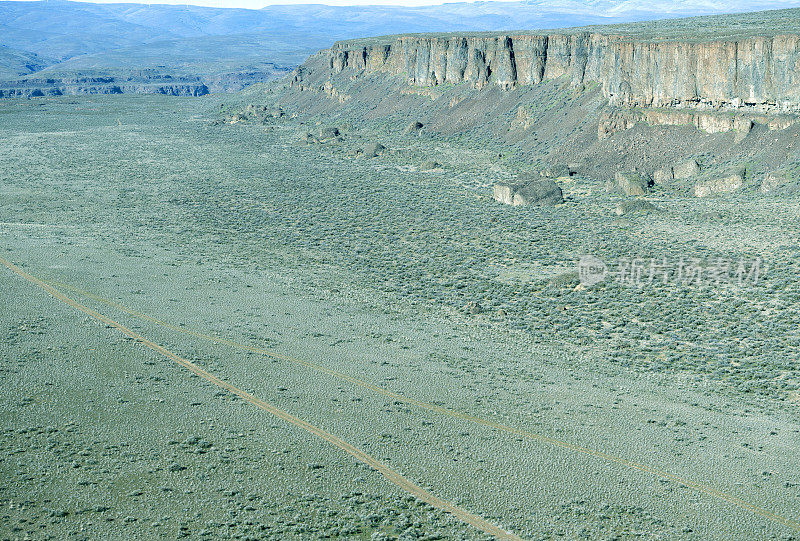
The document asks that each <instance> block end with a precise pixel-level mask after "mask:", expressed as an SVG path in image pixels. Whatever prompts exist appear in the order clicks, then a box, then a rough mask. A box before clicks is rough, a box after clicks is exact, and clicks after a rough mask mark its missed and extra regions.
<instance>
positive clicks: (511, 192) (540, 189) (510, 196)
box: [493, 178, 564, 207]
mask: <svg viewBox="0 0 800 541" xmlns="http://www.w3.org/2000/svg"><path fill="white" fill-rule="evenodd" d="M493 196H494V199H495V201H499V202H501V203H505V204H506V205H513V206H515V207H518V206H523V205H557V204H558V203H562V202H563V201H564V195H563V193H562V192H561V188H560V187H559V185H558V184H556V182H555V181H554V180H553V179H549V178H547V179H538V180H527V181H523V182H518V183H514V184H506V183H502V184H496V185H495V186H494V191H493Z"/></svg>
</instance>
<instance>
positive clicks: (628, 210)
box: [616, 199, 661, 216]
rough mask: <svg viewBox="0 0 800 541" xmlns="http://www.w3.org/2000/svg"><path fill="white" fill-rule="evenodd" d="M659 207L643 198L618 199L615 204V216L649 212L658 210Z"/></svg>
mask: <svg viewBox="0 0 800 541" xmlns="http://www.w3.org/2000/svg"><path fill="white" fill-rule="evenodd" d="M660 210H661V209H659V208H658V207H656V206H655V205H653V204H652V203H650V202H649V201H645V200H644V199H628V200H625V201H620V202H619V203H618V204H617V208H616V212H617V216H625V215H629V214H646V213H649V212H659V211H660Z"/></svg>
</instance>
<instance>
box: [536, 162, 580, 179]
mask: <svg viewBox="0 0 800 541" xmlns="http://www.w3.org/2000/svg"><path fill="white" fill-rule="evenodd" d="M573 166H575V167H576V168H575V169H573ZM576 169H577V165H576V164H572V165H566V164H563V163H559V164H555V165H551V166H550V167H547V168H546V169H544V170H543V171H542V176H544V177H549V178H558V177H571V176H572V175H574V174H575V173H576V172H577V171H576Z"/></svg>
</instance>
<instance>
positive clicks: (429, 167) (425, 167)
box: [419, 160, 442, 171]
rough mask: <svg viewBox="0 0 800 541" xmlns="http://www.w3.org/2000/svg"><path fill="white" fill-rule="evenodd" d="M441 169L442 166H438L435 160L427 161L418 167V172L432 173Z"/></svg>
mask: <svg viewBox="0 0 800 541" xmlns="http://www.w3.org/2000/svg"><path fill="white" fill-rule="evenodd" d="M441 168H442V164H440V163H439V162H437V161H436V160H428V161H425V162H422V163H421V164H420V166H419V170H420V171H433V170H435V169H441Z"/></svg>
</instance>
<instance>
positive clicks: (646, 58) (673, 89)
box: [296, 32, 800, 113]
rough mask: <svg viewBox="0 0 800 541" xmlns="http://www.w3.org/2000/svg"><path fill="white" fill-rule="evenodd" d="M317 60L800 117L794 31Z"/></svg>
mask: <svg viewBox="0 0 800 541" xmlns="http://www.w3.org/2000/svg"><path fill="white" fill-rule="evenodd" d="M323 54H325V55H327V66H326V69H330V70H331V72H333V73H339V72H343V71H345V70H354V71H357V72H367V73H368V72H386V73H390V74H393V75H399V76H402V77H404V78H405V79H406V80H407V81H408V83H409V84H412V85H440V84H445V83H469V84H471V85H474V86H476V87H483V86H485V85H499V86H500V87H503V88H511V87H513V86H516V85H532V84H537V83H539V82H541V81H543V80H546V79H558V78H562V77H563V78H566V79H567V80H569V81H570V82H571V84H572V85H575V86H578V85H581V84H589V83H592V82H595V83H599V84H600V85H602V89H603V93H604V95H605V96H606V97H607V98H608V99H609V101H610V102H611V103H612V104H613V105H622V106H641V107H676V106H677V107H691V108H700V109H703V108H715V109H719V108H724V109H733V110H749V111H753V112H759V113H776V112H783V113H787V112H790V113H796V112H800V35H782V36H770V37H758V36H751V37H743V38H728V39H725V40H722V41H689V40H687V41H646V40H642V39H641V38H637V39H631V38H627V37H625V36H619V35H608V34H603V33H592V32H580V33H572V34H570V33H554V34H541V35H537V34H527V33H521V34H518V35H513V34H509V35H495V36H486V35H476V36H464V35H444V36H422V35H409V36H399V37H396V38H390V39H389V40H387V41H385V42H375V41H372V42H367V41H363V42H360V41H350V42H339V43H336V44H335V45H334V46H333V47H332V48H331V49H329V50H328V51H326V52H325V53H323ZM299 73H300V75H301V78H302V71H301V72H299ZM296 79H297V77H296Z"/></svg>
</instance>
